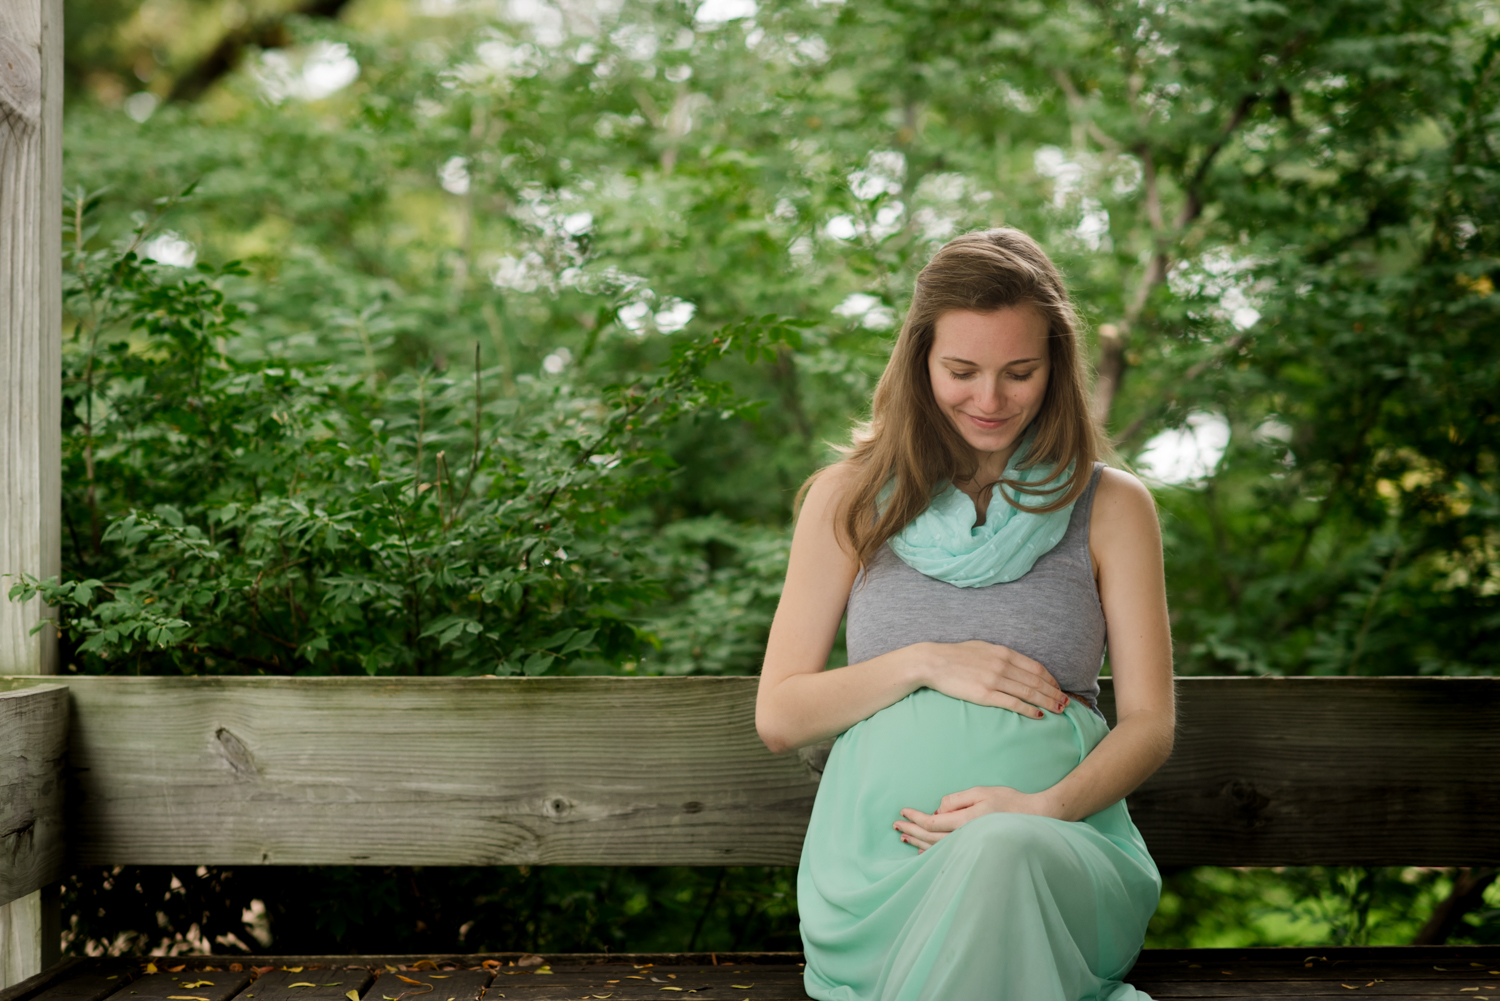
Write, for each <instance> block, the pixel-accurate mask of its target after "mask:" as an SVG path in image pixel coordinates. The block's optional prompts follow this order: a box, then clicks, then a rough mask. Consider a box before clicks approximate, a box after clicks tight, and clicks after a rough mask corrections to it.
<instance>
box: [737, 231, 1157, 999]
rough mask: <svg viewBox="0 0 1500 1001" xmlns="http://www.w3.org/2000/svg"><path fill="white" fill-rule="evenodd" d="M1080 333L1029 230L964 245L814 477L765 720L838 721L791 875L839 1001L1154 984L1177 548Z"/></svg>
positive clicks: (1121, 991)
mask: <svg viewBox="0 0 1500 1001" xmlns="http://www.w3.org/2000/svg"><path fill="white" fill-rule="evenodd" d="M1076 326H1077V321H1076V318H1075V316H1074V313H1073V309H1072V306H1071V304H1070V302H1069V300H1068V294H1067V291H1066V289H1065V288H1064V286H1063V282H1062V279H1061V277H1060V276H1059V275H1058V273H1057V270H1056V268H1055V267H1053V265H1052V262H1051V261H1050V260H1048V258H1047V256H1046V254H1045V253H1043V252H1042V249H1041V248H1040V247H1039V246H1037V244H1036V243H1035V242H1034V241H1033V240H1031V238H1030V237H1028V236H1026V235H1025V234H1024V233H1021V232H1018V231H1016V230H1010V229H996V230H990V231H988V232H984V233H972V234H969V235H967V236H963V237H959V238H958V239H956V240H953V241H952V242H951V243H949V244H947V245H946V246H944V247H943V248H942V249H941V250H939V251H938V252H937V254H936V255H935V256H934V257H933V259H932V260H931V262H930V263H929V264H928V265H927V267H926V268H924V269H923V270H922V273H921V274H920V275H919V276H918V277H917V283H916V289H915V292H914V294H913V298H912V304H911V309H910V311H909V313H908V315H907V318H906V323H905V325H904V326H903V327H902V329H901V333H900V336H899V337H898V338H897V341H896V345H895V348H894V350H893V351H892V353H891V359H890V362H889V364H888V365H887V366H886V369H885V374H884V375H883V376H882V377H881V379H880V384H879V386H878V387H877V388H876V390H875V397H874V402H873V406H872V411H871V417H870V420H869V422H868V423H867V424H864V425H861V426H860V427H859V428H857V430H856V432H855V435H854V440H853V443H852V445H851V446H850V447H849V448H848V449H847V451H846V454H845V458H844V459H843V460H842V461H840V462H838V463H836V464H835V465H833V466H830V467H828V468H827V469H824V470H823V471H822V472H820V473H818V474H817V475H816V476H815V477H814V478H813V479H812V480H810V481H809V486H808V488H806V497H805V500H804V501H803V504H802V508H801V512H800V514H799V516H798V520H797V528H796V532H795V535H794V537H793V542H792V553H791V560H790V562H789V564H788V567H787V579H786V588H785V590H784V592H783V594H782V598H781V604H780V606H779V608H778V609H777V612H776V619H775V623H774V624H773V625H772V627H771V636H770V641H769V644H768V646H767V650H766V660H765V666H764V669H763V671H762V674H761V682H760V694H759V698H758V702H757V705H756V725H757V727H758V728H759V731H760V734H761V737H762V739H764V740H765V742H766V744H767V746H769V747H770V748H771V749H772V750H773V751H778V752H780V751H788V750H791V749H793V748H797V747H802V746H805V745H808V744H814V743H817V742H819V741H823V740H826V739H828V738H829V737H833V736H835V735H836V736H837V737H838V739H837V741H836V742H835V743H834V745H833V751H832V753H831V754H830V755H829V758H828V763H827V766H826V769H825V771H824V773H823V779H822V784H821V786H820V787H819V789H818V797H817V802H816V804H815V806H814V807H813V815H812V822H811V824H810V825H809V827H808V831H807V840H806V842H805V844H804V846H803V850H802V865H801V869H800V870H799V874H798V883H797V902H798V907H799V909H800V912H801V917H802V938H803V943H804V946H805V948H806V952H807V967H806V978H805V979H806V986H807V991H808V993H809V994H810V995H811V996H812V997H814V998H818V999H820V1001H876V999H879V1001H939V999H942V1001H1010V999H1013V1001H1079V999H1084V998H1089V999H1092V998H1102V999H1109V1001H1129V999H1141V998H1145V997H1146V995H1144V994H1142V993H1141V992H1139V991H1136V990H1135V989H1134V988H1132V987H1131V986H1130V985H1129V984H1126V983H1123V982H1122V979H1121V978H1122V977H1124V975H1125V974H1126V973H1127V972H1128V971H1129V970H1130V967H1131V965H1132V964H1133V963H1134V962H1135V958H1136V955H1137V953H1138V952H1139V951H1140V948H1141V943H1142V941H1143V939H1144V936H1145V931H1146V923H1147V921H1149V920H1150V917H1151V914H1152V912H1153V911H1154V910H1155V909H1156V904H1157V898H1158V894H1159V892H1160V889H1161V880H1160V877H1159V876H1158V874H1157V870H1156V866H1155V864H1154V863H1153V862H1152V860H1151V856H1150V854H1149V853H1148V852H1147V851H1146V846H1145V844H1144V843H1143V842H1142V840H1141V836H1140V832H1139V831H1137V830H1136V827H1135V825H1134V824H1133V823H1132V822H1131V820H1130V814H1129V812H1128V811H1127V810H1126V807H1125V803H1124V797H1125V795H1126V794H1127V793H1129V792H1130V791H1131V790H1132V789H1134V788H1135V787H1136V786H1137V785H1139V784H1140V783H1141V782H1142V781H1143V780H1145V779H1146V777H1147V776H1149V775H1150V774H1151V773H1152V772H1153V771H1155V770H1156V769H1157V768H1158V767H1160V765H1161V764H1162V762H1163V761H1165V760H1166V758H1167V755H1168V754H1169V753H1170V751H1171V747H1172V732H1173V721H1174V716H1173V704H1172V659H1171V637H1170V634H1169V631H1168V623H1167V603H1166V593H1165V587H1164V585H1163V578H1162V556H1161V537H1160V530H1159V528H1158V525H1157V520H1156V508H1155V505H1154V503H1153V502H1152V499H1151V496H1150V494H1149V493H1148V492H1147V491H1146V489H1145V488H1144V487H1143V486H1141V484H1140V483H1139V482H1138V481H1137V480H1136V479H1135V478H1134V477H1132V476H1130V475H1129V474H1127V473H1123V472H1120V471H1118V470H1114V469H1109V468H1106V467H1105V466H1104V465H1103V464H1102V463H1100V462H1097V461H1096V457H1097V455H1098V454H1099V451H1100V443H1099V434H1098V429H1097V427H1096V425H1095V422H1094V420H1093V418H1092V417H1091V416H1090V413H1089V410H1088V407H1087V403H1086V394H1085V384H1086V379H1085V375H1084V371H1083V364H1082V360H1081V358H1080V355H1079V348H1078V337H1077V333H1076ZM846 613H847V615H848V624H847V634H846V636H847V644H848V650H849V666H848V667H844V668H840V669H838V670H832V671H826V670H824V668H825V665H826V663H827V660H828V653H829V650H830V649H831V648H832V646H833V642H834V639H835V636H836V634H837V632H838V627H839V622H840V620H841V619H842V618H843V617H844V616H845V614H846ZM1106 635H1107V636H1108V638H1109V654H1110V668H1111V674H1112V677H1113V679H1114V681H1113V683H1114V692H1115V706H1116V709H1117V717H1118V718H1117V723H1116V726H1115V727H1114V729H1113V730H1111V729H1109V727H1108V726H1107V725H1106V724H1105V722H1104V719H1103V717H1101V716H1100V715H1099V713H1098V710H1097V708H1096V706H1095V700H1096V698H1097V696H1098V693H1099V683H1098V677H1099V669H1100V666H1101V663H1102V660H1103V654H1104V645H1105V637H1106Z"/></svg>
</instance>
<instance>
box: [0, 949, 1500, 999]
mask: <svg viewBox="0 0 1500 1001" xmlns="http://www.w3.org/2000/svg"><path fill="white" fill-rule="evenodd" d="M801 961H802V956H801V954H799V953H788V952H782V953H734V954H728V953H723V954H714V953H695V954H687V953H660V954H629V955H608V954H571V955H569V954H554V955H547V956H528V955H525V954H522V953H495V954H485V955H474V956H317V957H309V956H272V957H248V958H239V959H235V958H231V957H225V956H179V957H175V958H166V959H155V960H147V959H141V958H132V959H86V960H69V961H65V962H63V963H60V964H58V965H57V966H55V967H53V968H52V969H51V970H49V971H48V972H46V973H44V974H42V975H40V976H37V977H34V978H32V979H31V980H28V981H26V982H24V983H21V984H17V985H16V986H15V987H12V988H10V989H8V990H5V991H0V1001H105V999H107V998H109V999H113V1001H346V999H349V997H350V992H353V994H354V996H355V997H357V998H359V999H360V1001H415V999H416V998H419V997H422V996H424V995H428V994H431V995H433V997H432V999H431V1001H493V999H501V998H503V999H504V1001H575V999H578V1001H593V999H597V1001H606V999H607V1001H647V999H651V1001H663V999H665V998H673V997H678V996H682V997H686V996H688V995H694V996H696V997H698V998H703V999H709V1001H712V999H715V998H724V999H728V998H734V999H735V1001H746V999H749V1001H800V999H804V998H806V996H807V995H806V994H805V993H804V992H803V990H802V966H801ZM147 964H152V965H147ZM233 967H239V969H238V970H236V969H234V968H233ZM1129 979H1130V981H1131V983H1133V984H1135V986H1137V987H1139V988H1140V989H1142V990H1144V991H1146V992H1147V993H1148V994H1150V995H1151V996H1152V997H1154V998H1158V999H1167V998H1184V999H1185V998H1214V999H1218V1001H1232V999H1236V998H1242V999H1248V998H1328V997H1340V998H1347V997H1352V996H1356V995H1357V996H1373V997H1380V998H1409V999H1417V998H1421V999H1431V998H1437V997H1448V998H1478V999H1482V1001H1500V946H1392V947H1374V948H1369V947H1364V948H1361V947H1355V948H1297V949H1284V948H1281V949H1153V950H1147V951H1146V952H1145V953H1143V954H1142V956H1141V959H1140V961H1139V962H1138V963H1137V964H1136V967H1135V969H1134V970H1133V971H1132V972H1131V974H1130V977H1129ZM954 1001H971V999H963V998H956V999H954ZM972 1001H982V999H972Z"/></svg>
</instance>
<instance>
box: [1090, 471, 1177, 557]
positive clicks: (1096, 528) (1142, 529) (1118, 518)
mask: <svg viewBox="0 0 1500 1001" xmlns="http://www.w3.org/2000/svg"><path fill="white" fill-rule="evenodd" d="M1160 531H1161V529H1160V527H1159V524H1158V521H1157V517H1156V498H1154V497H1152V496H1151V491H1150V490H1149V489H1147V487H1146V485H1145V484H1144V483H1142V482H1141V481H1140V479H1139V478H1138V477H1136V476H1134V475H1133V474H1131V473H1128V472H1126V471H1125V470H1123V469H1116V468H1114V467H1113V466H1105V467H1104V468H1103V469H1102V470H1100V473H1099V485H1098V487H1097V488H1095V491H1094V509H1093V512H1092V514H1091V516H1090V519H1089V546H1090V548H1092V549H1093V550H1094V551H1095V554H1096V555H1097V554H1099V553H1101V552H1102V551H1103V550H1105V549H1107V548H1111V543H1115V542H1118V541H1122V540H1129V541H1137V540H1142V539H1155V538H1157V537H1158V536H1159V534H1160Z"/></svg>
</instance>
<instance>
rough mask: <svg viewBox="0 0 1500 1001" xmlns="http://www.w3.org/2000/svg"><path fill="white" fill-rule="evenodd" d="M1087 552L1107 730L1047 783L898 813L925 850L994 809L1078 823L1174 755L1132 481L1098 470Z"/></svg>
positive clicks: (1140, 502)
mask: <svg viewBox="0 0 1500 1001" xmlns="http://www.w3.org/2000/svg"><path fill="white" fill-rule="evenodd" d="M1089 551H1090V553H1091V555H1092V556H1093V559H1094V566H1095V568H1096V571H1097V573H1098V580H1099V600H1100V602H1101V603H1102V604H1103V606H1104V619H1105V622H1106V624H1107V626H1108V630H1109V663H1110V669H1111V675H1112V676H1113V679H1114V688H1115V708H1116V724H1115V728H1114V729H1113V730H1111V731H1110V732H1109V734H1108V735H1107V736H1106V737H1105V738H1104V739H1103V740H1101V741H1100V742H1099V743H1098V745H1097V746H1095V748H1094V749H1093V750H1092V751H1090V752H1089V754H1088V756H1087V757H1085V758H1084V759H1083V761H1082V762H1081V763H1080V764H1079V765H1078V767H1077V768H1074V769H1073V770H1072V771H1071V772H1069V773H1068V774H1067V775H1066V776H1065V777H1064V778H1063V779H1062V780H1061V781H1059V782H1058V783H1057V784H1056V785H1054V786H1052V787H1051V788H1050V789H1045V790H1043V791H1041V792H1038V793H1022V792H1018V791H1017V790H1015V789H1009V788H1005V787H1003V786H981V787H976V788H974V789H966V790H963V791H961V792H955V793H952V794H950V795H948V796H945V797H943V800H942V802H941V804H940V805H939V806H938V810H937V812H936V813H932V814H927V813H922V812H921V811H919V810H915V809H907V810H902V811H901V816H902V818H903V819H902V820H900V821H897V822H896V824H895V827H896V829H897V830H898V831H900V832H901V833H902V835H903V838H904V839H905V840H907V841H908V842H909V843H911V844H914V845H916V846H917V847H918V848H923V849H925V848H929V847H931V846H932V845H933V844H936V843H937V841H938V840H939V839H941V838H943V837H944V836H946V835H947V834H950V833H952V832H953V831H956V830H957V829H958V828H960V827H962V826H963V825H964V824H966V823H968V822H969V821H970V820H973V819H974V818H975V817H978V816H982V815H983V814H986V813H994V812H997V811H1004V812H1011V813H1035V814H1042V815H1044V816H1049V817H1056V818H1057V819H1059V820H1082V819H1083V818H1084V817H1088V816H1090V815H1092V814H1095V813H1098V812H1099V811H1100V810H1102V809H1104V808H1105V807H1107V806H1110V805H1111V804H1113V803H1115V802H1117V801H1118V800H1121V799H1124V798H1125V796H1126V795H1128V794H1129V793H1130V792H1131V791H1132V790H1134V789H1135V788H1136V787H1137V786H1139V785H1140V784H1141V783H1142V782H1144V781H1145V780H1146V779H1147V778H1148V777H1149V776H1150V775H1151V773H1152V772H1154V771H1156V770H1157V769H1158V768H1160V767H1161V766H1162V763H1163V762H1165V761H1166V760H1167V756H1168V755H1170V754H1171V753H1172V737H1173V731H1174V728H1175V725H1176V709H1175V706H1174V701H1173V687H1172V633H1171V627H1170V624H1169V623H1168V620H1167V594H1166V583H1165V579H1164V574H1163V569H1162V554H1161V527H1160V525H1159V524H1158V522H1157V518H1156V504H1155V502H1154V501H1153V500H1152V498H1151V494H1150V492H1149V491H1147V489H1146V488H1145V487H1144V486H1142V485H1141V483H1140V481H1139V480H1137V479H1136V478H1135V477H1133V476H1131V475H1130V474H1128V473H1123V472H1120V471H1119V470H1114V469H1106V470H1105V471H1104V473H1103V474H1102V477H1101V479H1100V483H1099V488H1098V491H1097V493H1096V494H1095V496H1094V510H1093V514H1092V520H1091V522H1090V528H1089Z"/></svg>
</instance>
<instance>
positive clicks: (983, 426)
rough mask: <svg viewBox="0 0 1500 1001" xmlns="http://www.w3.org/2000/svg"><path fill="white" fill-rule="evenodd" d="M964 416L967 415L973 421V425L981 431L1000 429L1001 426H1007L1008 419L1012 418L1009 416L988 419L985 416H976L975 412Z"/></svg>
mask: <svg viewBox="0 0 1500 1001" xmlns="http://www.w3.org/2000/svg"><path fill="white" fill-rule="evenodd" d="M964 416H965V417H967V418H968V419H969V420H970V421H971V422H972V423H973V425H974V426H975V427H976V428H978V429H979V430H981V431H998V430H999V429H1000V428H1002V427H1004V426H1005V422H1006V421H1008V420H1010V418H1009V417H996V418H994V419H988V418H984V417H975V416H974V415H973V414H964Z"/></svg>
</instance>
